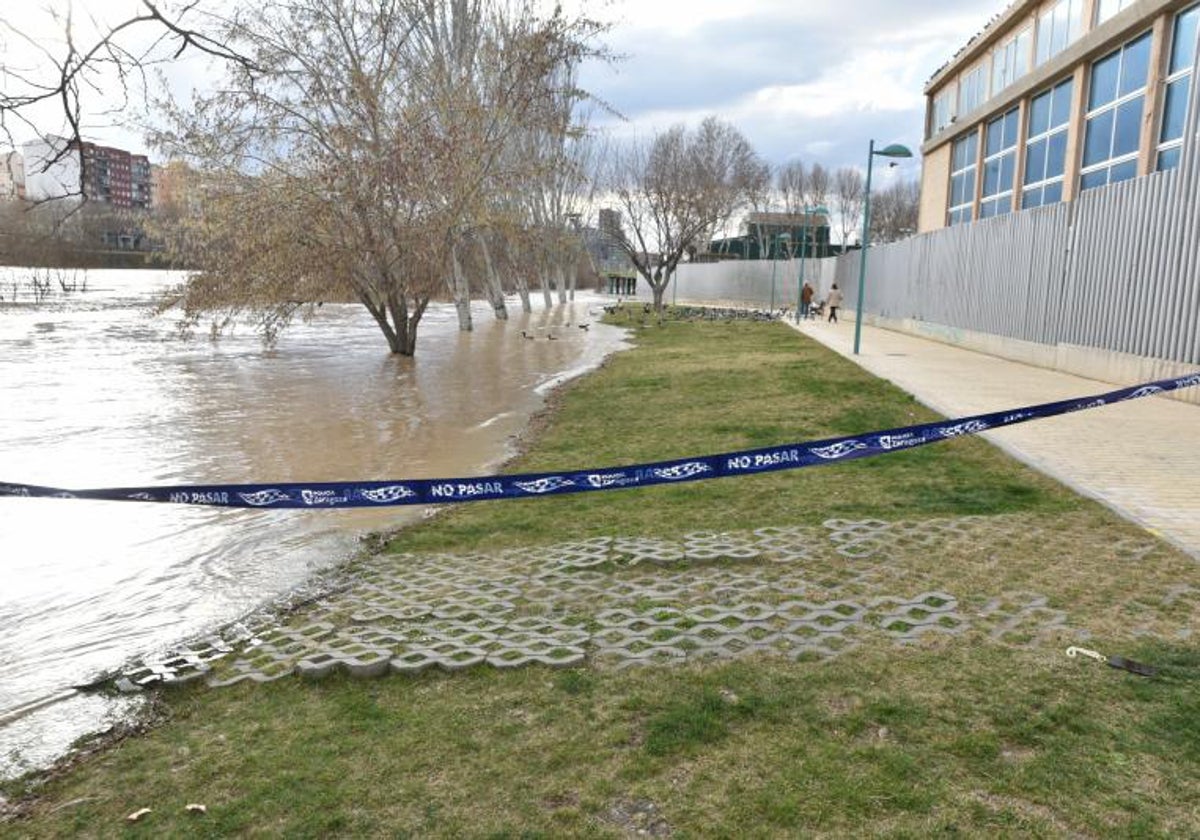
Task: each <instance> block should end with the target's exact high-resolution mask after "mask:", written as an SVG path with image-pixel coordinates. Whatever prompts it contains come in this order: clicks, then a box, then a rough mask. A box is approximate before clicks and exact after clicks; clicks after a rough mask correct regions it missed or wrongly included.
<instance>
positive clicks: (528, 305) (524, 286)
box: [516, 277, 533, 313]
mask: <svg viewBox="0 0 1200 840" xmlns="http://www.w3.org/2000/svg"><path fill="white" fill-rule="evenodd" d="M516 284H517V295H518V296H519V297H520V298H521V311H522V312H527V313H528V312H532V311H533V303H532V301H530V300H529V283H528V282H526V280H525V278H524V277H517V279H516Z"/></svg>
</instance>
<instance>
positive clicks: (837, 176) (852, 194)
mask: <svg viewBox="0 0 1200 840" xmlns="http://www.w3.org/2000/svg"><path fill="white" fill-rule="evenodd" d="M865 198H866V191H865V189H864V181H863V175H862V173H861V172H859V171H858V170H857V169H855V168H853V167H850V166H844V167H842V168H841V169H839V170H838V171H837V172H835V173H834V176H833V212H834V214H835V215H836V216H837V218H838V228H839V230H840V232H841V236H842V240H841V241H842V247H843V248H845V247H846V244H847V243H848V242H849V241H850V234H851V233H853V232H854V231H856V230H858V229H859V227H860V226H861V225H862V212H863V201H864V199H865Z"/></svg>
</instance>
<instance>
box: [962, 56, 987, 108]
mask: <svg viewBox="0 0 1200 840" xmlns="http://www.w3.org/2000/svg"><path fill="white" fill-rule="evenodd" d="M984 69H985V68H984V66H983V65H982V64H981V65H979V66H978V67H976V68H975V69H974V70H972V71H971V72H970V73H968V74H966V75H965V76H963V77H962V81H961V82H959V84H958V113H960V114H969V113H971V112H972V111H974V110H975V109H976V108H978V107H979V106H980V105H982V104H983V100H985V99H987V95H988V91H987V84H988V77H987V73H985V72H984Z"/></svg>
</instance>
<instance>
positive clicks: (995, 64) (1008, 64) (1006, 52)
mask: <svg viewBox="0 0 1200 840" xmlns="http://www.w3.org/2000/svg"><path fill="white" fill-rule="evenodd" d="M1032 44H1033V30H1032V29H1026V30H1025V31H1024V32H1020V33H1018V34H1017V35H1015V36H1014V37H1013V38H1011V39H1010V40H1009V41H1007V42H1006V43H1004V44H1001V45H1000V46H998V47H996V52H995V53H994V54H993V55H992V93H993V94H996V93H999V92H1000V91H1002V90H1004V89H1005V88H1006V87H1008V86H1009V85H1011V84H1012V83H1013V82H1015V81H1016V80H1017V79H1019V78H1021V77H1022V76H1024V75H1025V74H1026V73H1027V72H1028V71H1029V48H1030V46H1031V45H1032Z"/></svg>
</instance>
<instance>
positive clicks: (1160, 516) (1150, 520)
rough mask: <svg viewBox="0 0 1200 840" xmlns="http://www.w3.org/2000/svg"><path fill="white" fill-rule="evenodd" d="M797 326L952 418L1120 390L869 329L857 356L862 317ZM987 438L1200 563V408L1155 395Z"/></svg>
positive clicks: (1056, 418)
mask: <svg viewBox="0 0 1200 840" xmlns="http://www.w3.org/2000/svg"><path fill="white" fill-rule="evenodd" d="M789 323H791V322H789ZM792 326H793V327H795V328H796V329H798V330H799V331H800V332H802V333H804V334H805V335H807V336H809V337H811V338H813V339H815V340H816V341H819V342H820V343H822V344H824V345H825V346H826V347H829V348H830V349H831V350H834V351H836V352H838V353H840V354H841V355H843V356H845V357H846V358H848V359H852V360H854V361H857V362H858V363H859V364H860V365H861V366H862V367H863V368H864V369H866V370H868V371H870V372H871V373H873V374H875V375H876V376H879V377H882V378H884V379H887V380H889V381H890V382H892V383H894V384H895V385H897V386H898V387H900V388H903V389H904V390H905V391H908V392H909V393H910V394H912V395H913V396H914V397H916V398H917V399H918V400H920V401H921V402H922V403H924V404H925V405H927V406H929V407H930V408H932V409H934V410H935V411H937V412H939V413H941V414H944V415H946V416H947V417H960V416H964V415H969V414H980V413H983V412H989V411H999V410H1002V409H1005V408H1018V407H1020V406H1025V405H1032V404H1035V403H1041V402H1049V401H1052V400H1061V399H1067V398H1069V397H1082V396H1087V395H1089V394H1096V393H1101V392H1103V391H1110V390H1113V389H1115V388H1118V387H1121V386H1120V385H1114V384H1112V383H1108V382H1097V381H1096V380H1092V379H1084V378H1082V377H1078V376H1072V375H1070V374H1066V373H1059V372H1057V371H1052V370H1046V369H1044V368H1037V367H1030V366H1028V365H1023V364H1020V363H1018V362H1010V361H1007V360H1005V359H1000V358H997V357H995V356H987V355H984V354H982V353H976V352H973V351H970V350H963V349H960V348H957V347H953V346H950V345H948V344H942V343H940V342H936V341H930V340H927V339H923V338H917V337H914V336H910V335H906V334H904V333H898V332H893V331H891V330H885V329H879V328H876V327H870V326H865V325H864V327H863V330H862V341H861V347H860V350H861V353H860V355H858V356H854V354H853V347H854V322H853V320H845V321H843V322H842V323H840V324H829V323H826V322H825V321H804V322H802V323H801V324H800V325H798V326H797V325H795V324H793V325H792ZM984 437H986V438H987V439H988V440H990V441H991V442H992V443H994V444H996V445H997V446H999V447H1000V448H1001V449H1003V450H1005V451H1006V452H1008V453H1009V454H1011V455H1013V456H1014V457H1016V458H1019V459H1020V460H1022V461H1024V462H1025V463H1027V464H1029V465H1030V466H1033V467H1035V468H1036V469H1039V470H1041V471H1042V472H1044V473H1046V474H1048V475H1051V476H1053V477H1054V478H1056V479H1058V480H1059V481H1061V482H1063V483H1064V484H1066V485H1068V486H1069V487H1071V488H1073V489H1074V490H1076V491H1078V492H1080V493H1082V494H1084V495H1085V496H1090V497H1091V498H1094V499H1097V500H1098V501H1100V502H1103V503H1104V504H1106V505H1108V506H1109V507H1110V508H1112V509H1113V510H1115V511H1117V512H1118V513H1119V514H1121V515H1122V516H1124V517H1126V518H1128V519H1131V520H1133V521H1134V522H1137V523H1139V524H1140V525H1142V526H1144V527H1145V528H1147V529H1148V530H1150V531H1151V532H1153V533H1155V534H1157V535H1158V536H1161V537H1163V538H1164V539H1167V540H1169V541H1170V542H1172V543H1174V544H1175V545H1177V546H1179V547H1180V548H1182V549H1183V550H1184V551H1186V552H1188V553H1189V554H1191V555H1192V556H1193V557H1196V558H1197V559H1200V406H1196V405H1191V404H1187V403H1183V402H1179V401H1177V400H1169V399H1165V398H1162V397H1148V398H1144V399H1140V400H1133V401H1131V402H1127V403H1121V404H1120V405H1113V406H1105V407H1103V408H1097V409H1090V410H1087V411H1082V412H1078V413H1076V414H1070V415H1066V416H1062V417H1052V418H1049V419H1046V420H1034V421H1032V422H1029V423H1024V424H1021V425H1019V426H1014V427H1012V428H1009V429H1001V430H998V431H994V432H987V433H985V435H984Z"/></svg>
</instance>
